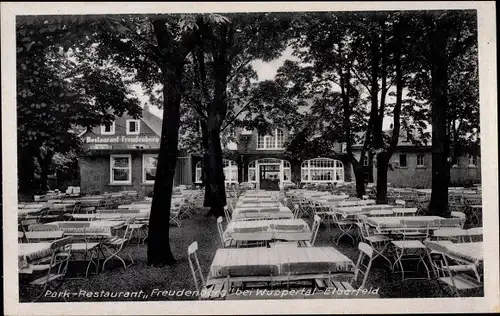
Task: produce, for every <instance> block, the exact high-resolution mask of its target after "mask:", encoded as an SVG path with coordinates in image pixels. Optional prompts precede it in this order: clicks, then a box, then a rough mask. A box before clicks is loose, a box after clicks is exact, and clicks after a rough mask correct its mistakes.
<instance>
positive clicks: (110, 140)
mask: <svg viewBox="0 0 500 316" xmlns="http://www.w3.org/2000/svg"><path fill="white" fill-rule="evenodd" d="M85 143H87V144H159V143H160V137H150V136H114V137H100V136H97V137H89V136H87V137H86V138H85Z"/></svg>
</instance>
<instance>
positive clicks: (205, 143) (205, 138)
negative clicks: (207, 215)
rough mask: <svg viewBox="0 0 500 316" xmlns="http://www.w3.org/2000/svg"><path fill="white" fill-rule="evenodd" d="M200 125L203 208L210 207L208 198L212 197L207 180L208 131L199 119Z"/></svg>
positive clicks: (205, 124)
mask: <svg viewBox="0 0 500 316" xmlns="http://www.w3.org/2000/svg"><path fill="white" fill-rule="evenodd" d="M200 125H201V138H202V142H203V144H202V145H203V170H202V172H203V185H204V188H205V196H204V198H203V206H204V207H209V206H211V204H210V196H211V195H212V191H211V187H210V185H209V180H210V174H209V172H208V171H209V167H208V166H210V161H209V158H208V157H209V151H210V148H209V145H208V130H207V123H206V122H205V121H204V120H203V119H200Z"/></svg>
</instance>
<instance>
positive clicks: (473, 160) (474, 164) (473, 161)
mask: <svg viewBox="0 0 500 316" xmlns="http://www.w3.org/2000/svg"><path fill="white" fill-rule="evenodd" d="M469 167H477V156H469Z"/></svg>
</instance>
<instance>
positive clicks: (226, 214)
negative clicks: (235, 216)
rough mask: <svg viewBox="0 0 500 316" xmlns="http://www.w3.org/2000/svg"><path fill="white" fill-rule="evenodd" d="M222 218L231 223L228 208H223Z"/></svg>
mask: <svg viewBox="0 0 500 316" xmlns="http://www.w3.org/2000/svg"><path fill="white" fill-rule="evenodd" d="M224 216H225V217H226V221H227V222H228V223H229V222H230V221H231V214H230V213H229V207H228V206H227V205H226V206H224Z"/></svg>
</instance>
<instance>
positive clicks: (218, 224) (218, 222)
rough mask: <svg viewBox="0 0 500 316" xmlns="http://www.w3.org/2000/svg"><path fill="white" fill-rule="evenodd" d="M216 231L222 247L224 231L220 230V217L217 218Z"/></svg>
mask: <svg viewBox="0 0 500 316" xmlns="http://www.w3.org/2000/svg"><path fill="white" fill-rule="evenodd" d="M217 231H218V232H219V238H220V241H221V243H222V245H223V246H224V230H223V228H222V216H219V217H218V218H217Z"/></svg>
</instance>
